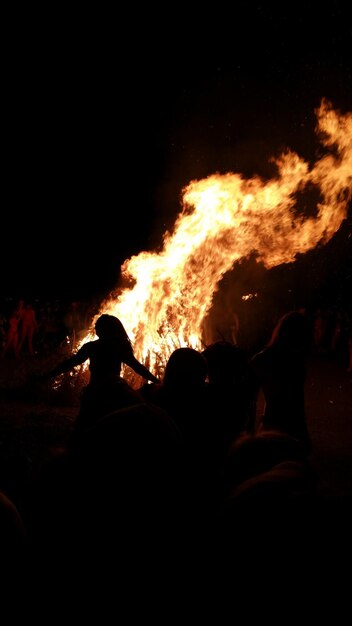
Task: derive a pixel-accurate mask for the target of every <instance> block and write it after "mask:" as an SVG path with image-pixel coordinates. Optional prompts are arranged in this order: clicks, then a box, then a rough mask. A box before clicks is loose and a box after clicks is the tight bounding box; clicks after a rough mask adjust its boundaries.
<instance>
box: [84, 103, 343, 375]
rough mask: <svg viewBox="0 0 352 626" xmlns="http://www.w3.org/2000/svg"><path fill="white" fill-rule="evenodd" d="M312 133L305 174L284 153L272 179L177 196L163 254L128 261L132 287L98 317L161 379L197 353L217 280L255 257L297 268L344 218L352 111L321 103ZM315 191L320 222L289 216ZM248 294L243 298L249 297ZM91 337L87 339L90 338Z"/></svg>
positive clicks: (234, 177) (192, 188)
mask: <svg viewBox="0 0 352 626" xmlns="http://www.w3.org/2000/svg"><path fill="white" fill-rule="evenodd" d="M316 114H317V120H318V123H317V132H319V133H320V134H321V135H322V141H323V143H324V144H325V146H328V147H332V146H333V147H334V153H333V154H332V153H330V154H328V155H326V156H324V157H323V158H321V159H320V160H319V161H317V162H316V163H315V165H313V167H312V169H310V168H309V166H308V163H306V162H305V161H303V160H302V159H301V158H300V157H299V156H298V155H297V154H295V153H294V152H291V151H289V150H288V151H287V152H285V153H284V154H282V155H281V156H280V157H279V158H278V159H276V160H275V162H276V165H277V168H278V175H277V177H276V178H273V179H271V180H266V181H265V180H263V179H261V178H259V177H253V178H251V179H249V180H245V179H244V178H243V177H242V176H241V175H240V174H232V173H228V174H225V175H220V174H214V175H211V176H209V177H208V178H206V179H203V180H199V181H192V182H190V183H189V185H188V186H187V187H186V188H185V189H184V190H183V207H182V211H181V213H180V214H179V216H178V218H177V220H176V222H175V225H174V229H173V232H172V233H165V235H164V238H163V244H164V245H163V249H162V251H161V252H160V253H152V252H141V253H140V254H138V256H133V257H132V258H130V259H128V260H126V261H125V262H124V264H123V267H122V275H123V276H124V277H125V278H127V279H128V280H129V282H130V283H131V282H132V283H133V286H132V287H131V288H127V289H123V290H121V291H120V293H119V294H118V295H117V297H116V299H110V300H107V301H106V302H104V303H103V305H102V307H101V310H100V313H99V314H101V313H111V314H113V315H116V316H117V317H119V318H120V319H121V321H122V322H123V324H124V326H125V328H126V330H127V332H128V334H129V336H130V338H131V339H132V341H133V344H134V349H135V354H136V356H137V358H138V359H139V360H141V361H143V362H144V363H145V364H146V365H147V366H148V367H149V368H150V369H151V370H152V371H154V372H156V373H160V369H162V368H163V366H164V365H165V363H166V361H167V359H168V357H169V355H170V354H171V352H172V351H173V350H174V349H175V348H177V347H180V346H192V347H195V348H197V349H201V348H202V343H201V335H202V321H203V319H204V317H205V315H206V313H207V312H208V311H209V310H210V308H211V305H212V299H213V295H214V293H215V292H216V291H217V289H218V285H219V283H220V281H221V278H222V277H223V275H224V274H225V273H226V272H228V271H229V270H230V269H231V268H232V267H233V266H234V264H235V263H236V261H239V260H240V259H244V258H246V257H248V256H249V255H250V254H252V253H253V252H254V253H255V254H256V255H257V260H258V261H262V262H263V263H264V265H265V266H266V267H267V268H271V267H273V266H276V265H279V264H282V263H289V262H292V261H294V259H295V257H296V255H297V254H298V253H304V252H306V251H308V250H310V249H312V248H314V247H315V246H316V245H317V244H318V243H319V242H322V243H326V242H327V241H329V239H330V238H331V237H332V236H333V235H334V233H335V232H336V231H337V230H338V228H339V227H340V225H341V222H342V221H343V220H344V219H345V218H346V215H347V204H348V201H349V199H350V198H351V195H352V114H351V113H349V114H347V115H342V114H340V113H339V112H337V111H334V110H333V108H332V106H331V104H330V103H329V102H328V101H326V100H323V101H322V103H321V106H320V107H319V109H318V110H317V111H316ZM307 186H309V187H310V188H311V187H312V186H315V187H316V188H317V189H318V190H319V192H320V197H321V201H320V202H319V203H318V205H317V215H316V217H310V218H307V219H305V218H304V217H303V216H301V215H297V214H295V211H294V210H295V207H296V198H295V194H297V193H300V194H301V193H302V191H303V190H304V189H306V188H307ZM251 295H252V294H250V295H248V296H243V299H246V298H250V297H251ZM88 338H90V337H87V338H86V339H85V340H87V339H88Z"/></svg>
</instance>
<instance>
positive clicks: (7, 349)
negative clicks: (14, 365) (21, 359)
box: [2, 311, 19, 358]
mask: <svg viewBox="0 0 352 626" xmlns="http://www.w3.org/2000/svg"><path fill="white" fill-rule="evenodd" d="M18 323H19V321H18V316H17V313H16V311H13V312H12V313H11V315H10V317H9V319H8V328H7V332H6V340H5V343H4V346H3V350H2V356H5V355H6V354H7V353H10V354H12V355H13V356H15V357H16V358H17V357H18V346H19V334H18Z"/></svg>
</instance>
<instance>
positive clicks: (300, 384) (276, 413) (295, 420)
mask: <svg viewBox="0 0 352 626" xmlns="http://www.w3.org/2000/svg"><path fill="white" fill-rule="evenodd" d="M309 346H310V333H309V327H308V323H307V318H306V316H305V315H304V314H302V313H301V312H299V311H290V312H289V313H286V315H284V316H283V317H282V318H281V319H280V320H279V322H278V323H277V325H276V327H275V328H274V331H273V333H272V336H271V339H270V341H269V343H268V344H267V345H266V347H265V348H264V349H263V350H262V351H261V352H258V353H257V354H255V355H254V356H253V357H252V360H251V365H252V367H253V371H254V376H255V378H256V379H257V384H258V389H259V388H261V389H262V391H263V394H264V399H265V408H264V415H263V416H262V420H261V424H260V427H261V428H265V429H270V430H272V429H275V430H279V431H280V432H284V433H287V434H289V435H291V436H293V437H295V438H296V439H298V440H299V441H301V443H302V444H303V446H304V447H305V449H306V451H307V452H308V451H310V449H311V440H310V436H309V433H308V429H307V424H306V412H305V401H304V395H305V394H304V385H305V378H306V357H307V353H308V349H309Z"/></svg>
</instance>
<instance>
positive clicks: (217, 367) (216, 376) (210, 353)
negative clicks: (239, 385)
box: [202, 341, 247, 385]
mask: <svg viewBox="0 0 352 626" xmlns="http://www.w3.org/2000/svg"><path fill="white" fill-rule="evenodd" d="M202 355H203V356H204V358H205V360H206V362H207V365H208V376H209V381H210V382H212V383H215V384H221V385H226V384H229V383H234V382H239V381H241V380H242V379H243V376H244V375H245V374H246V370H247V356H246V353H245V352H244V351H243V350H242V349H241V348H239V347H238V346H234V345H233V344H232V343H230V342H228V341H216V342H215V343H212V344H211V345H210V346H207V348H205V350H203V352H202Z"/></svg>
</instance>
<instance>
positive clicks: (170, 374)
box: [164, 348, 207, 386]
mask: <svg viewBox="0 0 352 626" xmlns="http://www.w3.org/2000/svg"><path fill="white" fill-rule="evenodd" d="M206 376H207V364H206V361H205V359H204V357H203V356H202V354H200V352H198V351H197V350H194V349H193V348H176V350H174V351H173V352H172V354H171V355H170V357H169V360H168V362H167V364H166V367H165V374H164V383H165V384H166V385H168V386H176V385H182V386H189V385H190V386H194V385H196V386H198V385H202V384H204V382H205V379H206Z"/></svg>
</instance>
